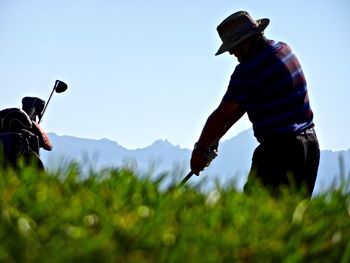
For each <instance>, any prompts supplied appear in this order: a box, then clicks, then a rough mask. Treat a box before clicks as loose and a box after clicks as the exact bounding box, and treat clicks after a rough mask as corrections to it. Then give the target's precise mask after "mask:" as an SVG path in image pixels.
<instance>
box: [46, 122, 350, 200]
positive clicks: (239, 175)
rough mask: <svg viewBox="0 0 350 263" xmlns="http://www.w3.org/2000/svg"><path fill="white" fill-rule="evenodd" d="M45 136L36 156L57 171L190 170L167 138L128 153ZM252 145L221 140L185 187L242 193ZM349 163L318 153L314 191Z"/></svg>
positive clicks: (247, 135)
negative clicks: (47, 143)
mask: <svg viewBox="0 0 350 263" xmlns="http://www.w3.org/2000/svg"><path fill="white" fill-rule="evenodd" d="M49 137H50V139H51V141H52V143H53V145H54V149H53V151H51V152H46V151H42V152H41V158H42V160H43V162H44V164H45V166H46V168H47V169H49V170H50V169H56V168H58V167H59V166H60V165H62V163H69V162H70V161H76V162H78V163H80V164H81V165H82V166H84V167H85V168H92V169H93V170H100V169H103V168H110V167H129V168H132V169H134V170H135V171H137V172H138V173H140V174H147V173H148V174H152V175H153V176H157V175H159V174H162V173H167V172H168V173H172V174H173V176H175V177H176V178H175V179H176V180H180V179H181V178H182V177H184V176H185V175H186V173H187V172H189V169H190V168H189V162H190V156H191V149H186V148H181V147H179V146H176V145H173V144H171V143H170V142H168V141H167V140H156V141H155V142H154V143H152V144H151V145H150V146H147V147H145V148H139V149H132V150H131V149H127V148H125V147H123V146H121V145H119V144H118V143H116V142H114V141H111V140H108V139H101V140H92V139H84V138H77V137H72V136H59V135H56V134H54V133H49ZM257 145H258V143H257V142H256V140H255V138H254V136H253V131H252V129H249V130H246V131H243V132H241V133H239V134H238V135H236V136H234V137H232V138H231V139H228V140H224V141H222V142H220V145H219V155H218V157H217V158H216V159H214V160H213V161H212V163H211V165H210V166H209V167H207V168H206V169H205V171H204V172H203V173H202V174H201V176H200V177H196V176H193V178H191V179H190V181H189V183H196V182H198V181H200V180H203V181H206V184H205V185H206V187H207V188H208V187H209V188H210V187H211V186H212V185H213V184H214V183H215V181H216V182H219V183H220V184H227V183H232V182H233V183H235V184H236V186H237V188H238V189H242V187H243V185H244V183H245V181H246V178H247V173H248V171H249V169H250V165H251V158H252V154H253V151H254V149H255V147H256V146H257ZM349 164H350V149H348V150H347V151H330V150H323V151H321V159H320V166H319V171H318V177H317V181H316V185H315V192H316V193H317V192H320V191H324V190H326V189H327V188H329V187H330V186H332V185H337V184H339V183H340V181H341V178H342V176H343V177H348V178H349V177H350V173H349V170H350V166H349ZM174 173H175V175H174Z"/></svg>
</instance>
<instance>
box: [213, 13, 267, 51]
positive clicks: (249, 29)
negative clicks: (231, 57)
mask: <svg viewBox="0 0 350 263" xmlns="http://www.w3.org/2000/svg"><path fill="white" fill-rule="evenodd" d="M269 23H270V19H268V18H262V19H258V20H254V19H253V18H252V17H251V16H250V15H249V13H248V12H247V11H239V12H236V13H234V14H232V15H230V16H229V17H227V18H226V19H225V20H224V21H222V22H221V23H220V25H218V27H217V31H218V33H219V36H220V38H221V40H222V45H221V46H220V48H219V50H218V51H217V52H216V54H215V55H216V56H217V55H220V54H222V53H224V52H226V51H229V50H230V49H232V48H234V47H235V46H237V45H238V44H239V43H240V42H242V41H243V40H244V39H247V38H248V37H251V36H254V35H259V34H261V33H263V32H264V30H265V28H266V27H267V26H268V25H269Z"/></svg>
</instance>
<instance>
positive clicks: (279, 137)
mask: <svg viewBox="0 0 350 263" xmlns="http://www.w3.org/2000/svg"><path fill="white" fill-rule="evenodd" d="M310 134H316V132H315V129H314V128H313V127H311V128H308V129H306V130H303V131H302V132H299V133H287V134H273V135H271V136H261V137H259V138H258V142H260V143H262V142H266V141H276V140H284V139H288V138H292V137H294V138H295V137H296V136H300V135H310Z"/></svg>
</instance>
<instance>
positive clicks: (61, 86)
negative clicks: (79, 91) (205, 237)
mask: <svg viewBox="0 0 350 263" xmlns="http://www.w3.org/2000/svg"><path fill="white" fill-rule="evenodd" d="M67 88H68V86H67V84H66V83H64V82H63V81H60V80H56V81H55V85H54V86H53V89H52V92H51V94H50V97H49V99H48V100H47V103H46V104H45V107H44V109H43V111H42V113H41V114H40V118H39V123H40V122H41V119H42V117H43V115H44V113H45V110H46V108H47V105H48V104H49V102H50V100H51V97H52V95H53V93H54V92H55V91H56V93H62V92H65V91H66V90H67Z"/></svg>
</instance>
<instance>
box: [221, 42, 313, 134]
mask: <svg viewBox="0 0 350 263" xmlns="http://www.w3.org/2000/svg"><path fill="white" fill-rule="evenodd" d="M223 100H224V101H228V102H235V103H238V104H241V105H243V106H244V107H245V109H246V111H247V114H248V117H249V119H250V121H251V122H252V124H253V130H254V135H255V137H256V138H257V139H258V141H261V140H262V139H263V138H271V137H275V136H276V135H286V134H298V133H300V132H302V131H304V130H306V129H307V128H310V127H312V126H313V113H312V110H311V108H310V103H309V97H308V93H307V87H306V81H305V77H304V74H303V71H302V69H301V67H300V64H299V62H298V59H297V58H296V56H295V55H294V54H293V53H292V51H291V49H290V48H289V46H288V45H287V44H285V43H283V42H277V41H273V40H266V39H264V43H263V44H262V45H260V46H259V48H258V49H257V50H256V51H255V53H254V55H253V56H251V57H250V58H248V59H245V60H244V61H242V62H240V64H239V65H237V67H236V68H235V70H234V72H233V74H232V76H231V80H230V83H229V86H228V89H227V91H226V93H225V95H224V97H223Z"/></svg>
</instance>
